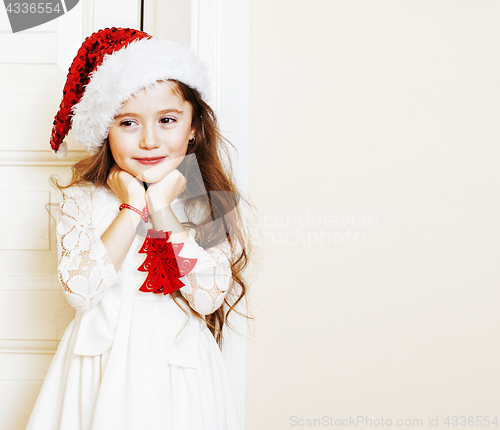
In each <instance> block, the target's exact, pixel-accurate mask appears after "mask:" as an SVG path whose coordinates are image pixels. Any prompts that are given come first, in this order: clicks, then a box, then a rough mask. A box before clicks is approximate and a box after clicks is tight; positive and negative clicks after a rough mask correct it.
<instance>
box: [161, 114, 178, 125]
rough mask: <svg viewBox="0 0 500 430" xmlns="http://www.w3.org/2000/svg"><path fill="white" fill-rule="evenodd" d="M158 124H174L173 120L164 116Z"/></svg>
mask: <svg viewBox="0 0 500 430" xmlns="http://www.w3.org/2000/svg"><path fill="white" fill-rule="evenodd" d="M160 122H161V123H162V124H172V123H173V122H175V118H172V117H169V116H166V117H165V118H162V119H160Z"/></svg>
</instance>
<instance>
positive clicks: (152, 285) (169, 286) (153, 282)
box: [137, 229, 198, 295]
mask: <svg viewBox="0 0 500 430" xmlns="http://www.w3.org/2000/svg"><path fill="white" fill-rule="evenodd" d="M171 235H172V232H170V231H167V232H164V231H162V230H160V231H157V230H153V229H149V230H148V233H147V235H146V239H144V243H143V245H142V247H141V249H140V250H139V252H140V253H146V254H147V255H146V259H145V260H144V263H142V264H141V266H140V267H139V268H138V269H137V270H139V271H141V272H148V276H147V278H146V280H145V281H144V283H143V284H142V286H141V288H139V291H143V292H145V293H155V294H161V293H163V294H165V295H167V294H172V293H173V292H174V291H176V290H178V289H180V288H182V287H183V286H184V283H183V282H182V281H181V280H180V279H179V278H181V277H182V276H186V275H187V274H188V273H189V272H191V270H193V268H194V266H195V264H196V262H197V261H198V259H196V258H183V257H179V253H180V252H181V250H182V248H183V247H184V244H183V243H171V242H168V238H169V237H170V236H171Z"/></svg>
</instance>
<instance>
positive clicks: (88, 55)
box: [50, 28, 209, 158]
mask: <svg viewBox="0 0 500 430" xmlns="http://www.w3.org/2000/svg"><path fill="white" fill-rule="evenodd" d="M168 79H175V80H177V81H180V82H182V83H184V84H186V85H188V86H189V87H191V88H193V89H195V90H196V91H198V93H199V94H200V96H201V97H202V99H204V100H205V101H208V96H209V83H208V76H207V73H206V69H205V66H204V64H203V62H202V61H201V60H200V58H199V57H198V56H197V55H196V54H195V53H194V52H193V51H192V50H191V49H189V48H187V47H185V46H183V45H180V44H177V43H174V42H171V41H168V40H165V39H164V38H162V37H152V36H150V35H148V34H147V33H144V32H142V31H139V30H134V29H130V28H106V29H104V30H100V31H98V32H96V33H94V34H92V35H91V36H89V37H87V38H86V39H85V41H84V42H83V44H82V46H81V47H80V49H79V50H78V53H77V55H76V57H75V59H74V60H73V63H72V64H71V67H70V69H69V73H68V77H67V80H66V85H65V86H64V91H63V99H62V102H61V105H60V107H59V111H58V112H57V115H56V117H55V119H54V127H53V128H52V136H51V138H50V145H51V147H52V150H53V151H54V152H55V153H56V154H57V155H58V156H59V157H61V158H63V157H65V156H66V153H67V147H66V143H65V142H64V138H65V137H66V135H67V134H68V132H69V130H70V129H71V130H72V131H73V134H74V136H75V138H76V140H77V141H78V142H79V143H80V144H82V145H83V146H84V147H85V148H86V149H87V150H88V151H90V152H91V153H96V152H97V151H98V150H99V148H100V147H101V146H102V144H103V142H104V141H105V140H106V138H107V136H108V129H109V127H110V125H111V124H112V122H113V120H114V117H115V116H116V114H117V112H118V110H119V109H120V107H121V106H122V105H123V103H125V102H126V101H127V100H128V99H129V98H130V97H131V96H132V95H133V94H135V93H137V92H138V91H140V90H141V89H143V88H147V87H149V86H151V85H153V84H155V83H156V82H157V81H165V80H168Z"/></svg>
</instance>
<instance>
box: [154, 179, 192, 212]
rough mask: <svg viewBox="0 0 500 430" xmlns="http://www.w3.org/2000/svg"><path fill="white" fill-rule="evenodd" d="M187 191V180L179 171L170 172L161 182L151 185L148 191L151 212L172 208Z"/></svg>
mask: <svg viewBox="0 0 500 430" xmlns="http://www.w3.org/2000/svg"><path fill="white" fill-rule="evenodd" d="M185 189H186V178H185V177H184V176H183V175H182V173H181V172H179V171H178V170H177V169H175V170H173V171H172V172H170V173H169V174H168V175H167V176H165V177H164V178H163V179H162V180H161V181H159V182H156V183H154V184H151V185H150V186H149V187H148V190H147V191H146V199H147V203H148V208H149V209H150V212H153V211H157V210H159V209H163V208H165V207H167V206H170V203H172V200H174V199H175V198H177V197H178V196H179V195H180V194H182V192H183V191H184V190H185Z"/></svg>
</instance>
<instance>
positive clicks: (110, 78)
mask: <svg viewBox="0 0 500 430" xmlns="http://www.w3.org/2000/svg"><path fill="white" fill-rule="evenodd" d="M207 82H208V79H207V76H206V72H205V70H204V67H203V65H202V63H201V61H200V60H199V58H198V57H197V56H196V55H195V54H194V53H192V52H191V51H190V50H188V49H187V48H185V47H182V46H180V45H177V44H174V43H172V42H168V41H165V40H163V39H161V38H156V37H151V36H149V35H147V34H146V33H143V32H140V31H137V30H132V29H121V28H111V29H105V30H101V31H98V32H97V33H94V34H93V35H92V36H90V37H89V38H87V39H86V40H85V42H84V43H83V45H82V47H81V48H80V50H79V51H78V54H77V56H76V58H75V59H74V61H73V64H72V66H71V68H70V70H69V74H68V78H67V82H66V85H65V88H64V91H63V94H64V96H63V101H62V102H61V106H60V110H59V112H58V114H57V115H56V118H55V121H54V128H53V132H52V138H51V146H52V149H53V150H54V151H55V152H56V153H57V154H58V155H62V156H64V155H65V152H66V149H65V143H64V142H63V139H64V137H65V136H66V134H67V133H68V131H69V129H70V128H72V130H73V132H74V135H75V137H76V139H77V140H78V141H79V142H80V143H81V144H82V145H84V146H85V147H86V148H87V149H88V150H89V151H90V152H91V153H92V155H91V156H90V157H89V158H87V159H84V160H83V161H80V162H79V163H77V164H76V165H75V166H74V167H73V177H72V179H71V181H70V184H69V185H67V186H61V185H59V184H58V183H57V181H56V180H55V179H53V181H54V184H55V185H56V186H57V187H58V188H59V189H60V190H61V191H62V201H61V205H60V210H59V219H58V224H57V239H58V252H59V266H58V271H59V279H60V281H61V284H62V286H63V288H64V291H65V293H66V296H67V299H68V302H69V303H70V304H71V305H72V306H73V307H74V308H75V309H76V310H77V313H76V318H75V319H74V320H73V321H72V322H71V323H70V324H69V326H68V328H67V330H66V332H65V334H64V336H63V338H62V340H61V343H60V345H59V348H58V350H57V352H56V354H55V356H54V360H53V362H52V364H51V366H50V369H49V371H48V374H47V377H46V379H45V382H44V384H43V386H42V390H41V392H40V395H39V397H38V400H37V403H36V405H35V408H34V410H33V413H32V415H31V418H30V421H29V424H28V427H27V428H28V430H56V429H60V430H66V429H67V430H114V429H116V430H118V429H119V430H126V429H131V430H132V429H133V430H138V429H147V430H156V429H158V430H159V429H162V430H165V429H174V430H180V429H193V430H194V429H196V430H202V429H207V430H208V429H209V430H222V429H230V430H237V429H240V428H242V427H241V423H240V420H239V418H238V416H237V413H236V408H235V404H234V401H233V398H232V395H231V392H230V387H229V383H228V380H227V375H226V371H225V368H224V364H223V361H222V356H221V353H220V350H219V348H218V345H217V343H216V340H217V342H218V343H219V345H221V342H222V336H221V335H222V332H221V330H222V327H223V325H224V323H225V322H227V315H228V313H229V312H231V311H232V310H233V309H234V306H235V305H236V303H237V302H238V301H239V300H241V298H242V297H243V296H244V295H245V292H246V285H245V282H244V281H243V279H242V276H241V273H242V271H243V269H244V267H245V266H246V264H247V260H248V253H247V246H246V244H245V237H246V235H245V234H244V228H243V226H242V223H241V212H240V208H239V205H238V202H239V199H240V196H239V194H238V192H237V190H236V188H235V186H234V183H233V180H232V179H231V175H230V174H229V173H230V166H229V164H226V166H227V167H225V165H224V164H223V161H222V159H221V155H223V154H222V150H223V149H224V148H223V146H222V143H223V139H222V138H221V136H220V135H219V132H218V128H217V125H216V121H215V117H214V114H213V111H212V110H211V108H210V107H209V106H208V105H207V103H206V100H207V93H208V84H207ZM226 305H227V306H226ZM214 336H215V339H214Z"/></svg>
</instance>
